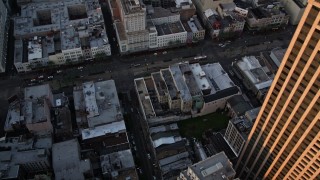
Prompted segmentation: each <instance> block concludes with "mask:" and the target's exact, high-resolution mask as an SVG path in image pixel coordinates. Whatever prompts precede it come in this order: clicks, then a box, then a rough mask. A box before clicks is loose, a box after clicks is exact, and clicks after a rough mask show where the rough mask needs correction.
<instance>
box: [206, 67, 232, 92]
mask: <svg viewBox="0 0 320 180" xmlns="http://www.w3.org/2000/svg"><path fill="white" fill-rule="evenodd" d="M201 67H202V69H203V71H204V72H205V75H206V77H207V79H208V80H209V83H210V84H211V87H212V88H211V94H214V93H216V92H217V91H220V90H224V89H227V88H230V87H233V86H235V85H234V83H233V81H232V80H231V79H230V77H229V75H228V74H227V73H226V72H225V71H224V69H223V68H222V66H221V65H220V64H219V63H213V64H206V65H203V66H201Z"/></svg>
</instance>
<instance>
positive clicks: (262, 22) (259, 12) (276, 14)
mask: <svg viewBox="0 0 320 180" xmlns="http://www.w3.org/2000/svg"><path fill="white" fill-rule="evenodd" d="M271 6H272V8H270V7H271ZM246 22H247V26H248V28H249V29H250V30H261V29H272V28H279V27H282V26H286V25H287V24H288V22H289V15H288V13H287V12H286V11H285V10H284V8H283V7H282V6H280V5H265V6H259V7H256V8H252V9H250V10H249V12H248V16H247V19H246Z"/></svg>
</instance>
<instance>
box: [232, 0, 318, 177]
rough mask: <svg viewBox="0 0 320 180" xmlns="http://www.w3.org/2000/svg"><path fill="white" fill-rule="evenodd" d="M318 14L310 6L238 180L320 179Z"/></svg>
mask: <svg viewBox="0 0 320 180" xmlns="http://www.w3.org/2000/svg"><path fill="white" fill-rule="evenodd" d="M319 10H320V1H319V0H310V1H309V3H308V6H307V7H306V10H305V13H304V14H303V16H302V18H301V21H300V23H299V25H298V27H297V30H296V32H295V34H294V36H293V38H292V41H291V43H290V45H289V47H288V50H287V52H286V54H285V56H284V58H283V61H282V63H281V65H280V67H279V71H278V73H277V74H276V76H275V78H274V79H275V80H274V81H273V83H272V85H271V87H270V90H269V92H268V94H267V95H266V100H265V101H264V103H263V105H262V107H261V111H260V112H259V114H258V117H257V119H256V121H255V124H254V126H253V128H252V131H251V132H250V134H249V136H248V141H247V142H246V144H245V146H244V148H243V151H242V152H241V154H240V157H239V160H238V162H237V165H236V169H237V172H238V176H239V178H241V179H292V180H294V179H317V178H319V174H320V168H319V167H320V163H319V159H320V153H319V152H320V151H319V147H320V120H319V119H320V113H319V112H320V104H319V102H320V98H319V97H320V91H319V86H320V82H319V79H320V62H319V59H320V53H319V49H320V27H319V21H320V13H319Z"/></svg>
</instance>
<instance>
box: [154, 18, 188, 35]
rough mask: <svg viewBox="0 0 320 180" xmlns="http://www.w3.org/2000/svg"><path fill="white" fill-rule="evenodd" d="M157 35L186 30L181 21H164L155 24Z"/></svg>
mask: <svg viewBox="0 0 320 180" xmlns="http://www.w3.org/2000/svg"><path fill="white" fill-rule="evenodd" d="M155 27H156V29H157V32H158V36H163V35H168V34H175V33H181V32H185V31H186V30H185V29H184V28H183V25H182V24H181V21H178V22H173V23H164V24H161V25H155Z"/></svg>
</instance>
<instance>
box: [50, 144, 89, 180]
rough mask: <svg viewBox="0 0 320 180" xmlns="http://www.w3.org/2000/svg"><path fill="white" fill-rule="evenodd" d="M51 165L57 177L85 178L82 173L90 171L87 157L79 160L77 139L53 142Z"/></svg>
mask: <svg viewBox="0 0 320 180" xmlns="http://www.w3.org/2000/svg"><path fill="white" fill-rule="evenodd" d="M52 165H53V170H54V173H55V177H56V178H57V179H79V180H81V179H83V180H84V179H85V177H84V175H83V173H86V172H88V171H90V169H91V163H90V160H89V159H86V160H81V158H80V146H79V143H78V141H77V139H72V140H68V141H63V142H60V143H55V144H53V147H52Z"/></svg>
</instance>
